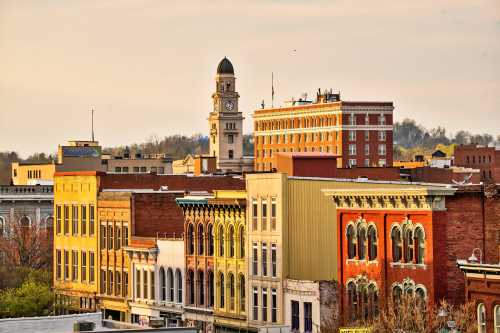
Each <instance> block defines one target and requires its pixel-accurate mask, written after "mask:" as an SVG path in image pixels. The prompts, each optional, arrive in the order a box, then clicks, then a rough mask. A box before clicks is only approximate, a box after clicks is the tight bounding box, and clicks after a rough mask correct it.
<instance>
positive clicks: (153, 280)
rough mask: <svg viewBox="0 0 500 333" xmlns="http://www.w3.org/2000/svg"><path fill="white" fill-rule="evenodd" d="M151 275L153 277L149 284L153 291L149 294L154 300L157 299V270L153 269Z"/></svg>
mask: <svg viewBox="0 0 500 333" xmlns="http://www.w3.org/2000/svg"><path fill="white" fill-rule="evenodd" d="M150 276H151V279H150V280H149V286H150V288H151V291H150V294H149V299H151V300H154V299H155V272H154V271H151V272H150Z"/></svg>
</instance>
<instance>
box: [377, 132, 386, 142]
mask: <svg viewBox="0 0 500 333" xmlns="http://www.w3.org/2000/svg"><path fill="white" fill-rule="evenodd" d="M378 141H385V131H378Z"/></svg>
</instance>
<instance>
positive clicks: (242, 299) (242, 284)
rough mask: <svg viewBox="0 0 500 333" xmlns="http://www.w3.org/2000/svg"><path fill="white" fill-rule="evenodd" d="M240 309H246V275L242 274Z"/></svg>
mask: <svg viewBox="0 0 500 333" xmlns="http://www.w3.org/2000/svg"><path fill="white" fill-rule="evenodd" d="M240 311H245V276H244V275H243V274H241V275H240Z"/></svg>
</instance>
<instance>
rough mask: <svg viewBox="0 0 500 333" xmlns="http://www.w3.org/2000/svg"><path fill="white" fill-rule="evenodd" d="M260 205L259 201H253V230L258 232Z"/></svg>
mask: <svg viewBox="0 0 500 333" xmlns="http://www.w3.org/2000/svg"><path fill="white" fill-rule="evenodd" d="M257 210H258V205H257V200H255V199H253V200H252V230H254V231H255V230H257V217H258V215H257V214H258V212H257Z"/></svg>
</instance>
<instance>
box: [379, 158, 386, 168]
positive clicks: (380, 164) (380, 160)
mask: <svg viewBox="0 0 500 333" xmlns="http://www.w3.org/2000/svg"><path fill="white" fill-rule="evenodd" d="M378 166H379V167H381V168H383V167H385V166H386V161H385V158H381V159H379V160H378Z"/></svg>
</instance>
